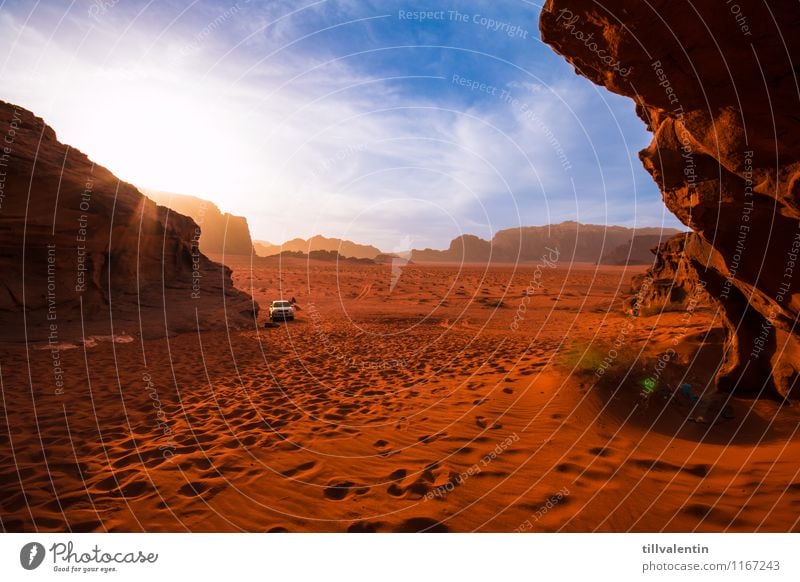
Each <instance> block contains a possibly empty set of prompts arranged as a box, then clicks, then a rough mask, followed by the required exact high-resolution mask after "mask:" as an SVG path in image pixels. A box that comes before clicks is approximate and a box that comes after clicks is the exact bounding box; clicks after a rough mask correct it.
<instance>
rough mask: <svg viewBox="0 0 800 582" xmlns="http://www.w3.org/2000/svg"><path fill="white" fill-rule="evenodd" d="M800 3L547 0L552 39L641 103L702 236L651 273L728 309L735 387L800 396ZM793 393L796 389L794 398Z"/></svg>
mask: <svg viewBox="0 0 800 582" xmlns="http://www.w3.org/2000/svg"><path fill="white" fill-rule="evenodd" d="M798 27H800V4H798V3H797V2H771V3H769V4H767V3H765V2H763V1H762V0H737V1H736V2H718V1H711V0H701V1H697V0H693V1H688V0H652V1H650V2H630V1H627V0H604V1H603V2H593V1H591V0H547V2H546V3H545V5H544V8H543V10H542V13H541V18H540V29H541V33H542V38H543V40H544V41H545V42H546V43H548V44H550V46H552V47H553V48H554V49H555V50H556V51H557V52H558V53H560V54H561V55H563V56H564V57H565V58H566V59H567V60H568V61H569V62H570V63H571V64H572V65H573V66H574V67H575V70H576V71H577V72H578V73H579V74H581V75H584V76H585V77H587V78H588V79H590V80H592V81H593V82H595V83H597V84H599V85H602V86H604V87H606V88H607V89H609V90H610V91H613V92H615V93H618V94H621V95H626V96H629V97H631V98H632V99H633V101H634V103H635V106H636V112H637V114H638V115H639V117H640V118H641V119H642V121H643V122H644V123H645V124H646V125H647V127H648V129H649V130H650V131H652V133H653V140H652V143H651V144H650V146H649V147H648V148H647V149H645V150H644V151H642V152H641V153H640V158H641V160H642V163H643V164H644V166H645V168H646V169H647V170H648V171H649V172H650V174H651V175H652V176H653V178H654V180H655V181H656V182H657V183H658V185H659V186H660V188H661V190H662V193H663V198H664V202H665V204H666V205H667V207H668V208H669V209H670V210H671V211H672V212H673V213H674V214H675V215H676V216H677V217H678V218H679V219H680V220H681V221H682V222H683V223H684V224H685V225H686V226H688V227H689V228H691V229H692V231H693V232H694V234H693V235H691V236H688V237H685V236H681V238H680V239H678V240H675V241H670V242H668V243H666V244H664V245H662V247H661V255H662V256H661V258H660V260H659V261H658V262H657V264H656V266H655V267H654V269H653V270H652V272H651V277H652V278H653V279H654V280H656V281H659V280H660V281H670V282H671V284H672V285H673V286H677V287H679V288H686V289H687V290H689V291H690V290H691V289H692V288H696V287H698V286H699V287H702V288H704V290H705V291H707V293H708V295H709V296H710V297H711V298H712V300H713V301H714V302H715V303H716V305H718V306H719V307H720V310H721V314H722V320H723V323H724V326H725V329H726V336H727V349H726V352H725V353H726V355H725V360H724V362H723V364H722V367H721V368H720V370H719V372H718V375H717V384H718V386H719V388H720V389H722V390H724V391H737V392H749V393H753V394H765V393H770V392H772V393H776V392H777V393H778V394H780V395H783V396H792V395H794V396H796V387H797V384H798V374H799V371H800V342H799V341H798V340H799V338H798V328H797V318H798V311H800V267H798V265H797V263H796V261H797V258H798V257H797V255H798V251H800V116H798V114H797V111H798V110H799V107H798V106H800V90H799V89H798V87H799V86H800V84H799V83H798V79H797V71H798V70H800V37H798V35H797V34H796V31H797V29H798ZM793 391H795V392H794V394H793Z"/></svg>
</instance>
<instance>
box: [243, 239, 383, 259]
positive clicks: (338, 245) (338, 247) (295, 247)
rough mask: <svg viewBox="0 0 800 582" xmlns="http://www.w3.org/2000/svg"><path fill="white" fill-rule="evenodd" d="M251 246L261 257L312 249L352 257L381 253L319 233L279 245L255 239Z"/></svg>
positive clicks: (368, 247)
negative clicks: (306, 238) (308, 237)
mask: <svg viewBox="0 0 800 582" xmlns="http://www.w3.org/2000/svg"><path fill="white" fill-rule="evenodd" d="M253 246H254V247H255V250H256V254H257V255H259V256H261V257H268V256H270V255H277V254H279V253H281V252H284V251H290V252H299V253H304V254H309V253H311V252H313V251H334V252H338V253H339V255H341V256H342V257H350V258H354V259H374V258H376V257H377V256H378V255H380V254H381V251H380V249H378V248H376V247H373V246H372V245H362V244H358V243H354V242H353V241H349V240H343V239H340V238H327V237H324V236H320V235H317V236H312V237H311V238H310V239H308V240H305V239H302V238H295V239H292V240H290V241H286V242H285V243H283V244H281V245H274V244H272V243H268V242H266V241H261V240H257V241H255V242H254V243H253Z"/></svg>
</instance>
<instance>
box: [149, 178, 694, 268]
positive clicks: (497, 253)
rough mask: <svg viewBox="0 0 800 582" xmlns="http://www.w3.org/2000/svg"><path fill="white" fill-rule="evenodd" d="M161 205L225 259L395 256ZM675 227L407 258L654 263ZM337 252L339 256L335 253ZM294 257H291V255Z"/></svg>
mask: <svg viewBox="0 0 800 582" xmlns="http://www.w3.org/2000/svg"><path fill="white" fill-rule="evenodd" d="M143 191H144V192H145V193H146V194H147V195H148V196H149V197H150V198H152V199H153V200H154V201H155V202H157V203H158V204H161V205H163V206H167V207H169V208H171V209H173V210H175V211H177V212H179V213H181V214H185V215H187V216H190V217H191V218H193V219H194V221H195V222H197V224H198V225H199V226H200V228H201V230H202V234H201V236H200V250H201V251H202V252H204V253H210V254H214V255H220V254H222V253H223V252H224V253H225V254H227V255H250V254H251V253H253V252H255V254H256V255H258V256H260V257H269V256H273V255H278V254H281V253H285V254H286V253H289V254H293V255H294V256H301V255H303V256H309V255H310V254H312V253H317V254H319V253H329V255H323V254H319V257H320V258H321V257H323V256H333V254H336V256H338V257H341V258H354V259H369V260H372V261H376V262H386V261H387V260H389V261H390V260H391V258H392V257H393V256H394V255H392V254H390V253H384V252H382V251H381V250H380V249H379V248H377V247H375V246H372V245H365V244H359V243H355V242H353V241H350V240H345V239H340V238H328V237H325V236H321V235H317V236H312V237H311V238H309V239H303V238H295V239H292V240H289V241H286V242H285V243H282V244H272V243H270V242H266V241H263V240H256V241H253V240H251V238H250V228H249V227H248V224H247V219H246V218H244V217H241V216H234V215H232V214H228V213H227V212H226V213H223V212H222V211H220V209H219V208H218V207H217V206H216V205H215V204H213V203H211V202H209V201H207V200H203V199H201V198H197V197H195V196H187V195H183V194H171V193H168V192H157V191H151V190H143ZM678 232H680V231H678V230H676V229H673V228H659V227H644V228H636V229H633V228H627V227H624V226H606V225H601V224H581V223H579V222H575V221H566V222H561V223H559V224H551V225H545V226H524V227H520V228H509V229H505V230H500V231H498V232H497V233H496V234H495V235H494V236H493V237H492V239H491V240H485V239H483V238H480V237H478V236H475V235H472V234H465V235H462V236H459V237H458V238H455V239H453V240H452V241H451V242H450V246H449V247H448V248H447V249H445V250H436V249H414V250H411V251H409V252H404V253H402V257H403V258H404V259H410V260H411V261H412V262H416V263H433V262H435V263H461V262H465V263H485V262H489V261H491V262H493V263H515V262H518V261H521V262H532V261H536V260H538V259H540V258H541V256H542V255H543V254H545V253H548V252H549V251H548V250H547V249H548V248H550V249H558V253H559V258H560V260H561V261H566V262H585V263H602V264H606V265H626V264H650V263H652V262H653V257H654V255H653V253H652V250H651V249H653V248H655V247H656V246H658V245H659V244H660V243H661V242H662V241H664V240H666V239H668V238H670V237H672V236H673V235H675V234H678ZM330 253H333V254H330ZM287 256H288V255H287Z"/></svg>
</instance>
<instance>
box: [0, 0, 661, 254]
mask: <svg viewBox="0 0 800 582" xmlns="http://www.w3.org/2000/svg"><path fill="white" fill-rule="evenodd" d="M430 4H431V3H424V4H423V3H416V2H415V3H401V2H375V3H369V2H363V1H358V2H355V1H341V0H340V1H337V2H324V1H323V2H314V1H307V2H305V3H304V4H299V3H297V2H294V1H292V2H288V1H280V2H266V3H260V2H256V1H255V0H251V1H249V2H248V1H246V0H239V2H231V3H229V4H225V3H211V2H196V3H191V4H190V3H186V4H181V3H177V2H173V3H161V2H159V3H153V4H144V3H135V4H131V3H129V2H125V3H123V2H119V3H112V2H108V1H106V2H105V3H104V4H102V6H104V7H105V8H104V10H103V11H99V9H98V10H95V11H94V12H96V13H95V14H90V9H91V7H92V6H100V4H92V3H90V2H87V3H80V4H75V5H74V6H73V7H72V9H71V10H70V11H69V12H68V13H67V14H64V12H63V11H64V7H62V6H61V5H60V4H56V3H43V4H41V5H39V6H38V7H37V8H35V9H34V10H33V12H28V11H27V9H26V8H25V7H23V6H18V7H16V8H14V9H12V10H6V9H0V21H2V26H3V29H4V30H7V31H11V32H10V34H5V35H3V36H2V37H0V55H2V56H4V57H6V60H5V63H4V64H3V66H2V68H1V69H0V79H2V86H3V88H4V89H3V95H2V98H4V99H6V100H10V101H15V102H17V103H19V104H21V105H23V106H25V107H28V108H30V109H33V110H34V111H36V112H37V113H38V114H40V115H43V116H44V117H45V118H46V119H47V120H48V122H50V123H51V124H52V125H53V126H54V127H55V128H56V129H57V131H58V132H59V135H60V137H61V139H62V140H64V141H67V142H69V143H72V144H73V145H75V146H77V147H79V148H81V149H83V150H84V151H86V152H87V153H88V154H89V155H90V156H91V157H93V158H94V159H95V160H97V161H98V162H100V163H103V164H104V165H107V166H108V167H109V168H110V169H111V170H112V171H114V172H116V173H117V174H118V175H119V176H120V177H122V178H123V179H125V180H128V181H131V182H134V183H136V184H139V185H141V186H145V187H149V188H154V189H162V190H170V191H177V192H185V193H189V194H194V195H198V196H203V197H207V198H210V199H211V200H213V201H215V202H216V203H218V204H219V205H220V206H221V207H223V208H224V209H225V210H227V211H229V212H233V213H237V214H243V215H246V216H247V217H248V219H249V221H250V223H251V228H252V230H253V232H254V233H255V234H256V236H257V237H258V238H264V239H268V240H282V239H285V238H291V237H294V236H310V235H313V234H317V233H322V234H325V235H328V236H346V237H347V238H351V239H354V240H360V241H364V242H373V243H376V244H378V245H379V246H381V245H382V246H384V247H386V248H392V246H393V245H396V244H397V241H399V240H403V237H408V236H413V237H414V244H415V246H440V247H441V246H445V245H446V244H447V242H448V241H449V239H450V238H452V237H453V236H456V235H458V234H459V233H460V232H474V233H476V234H480V235H482V236H490V235H491V233H492V232H493V231H494V230H497V229H498V228H503V227H510V226H515V225H520V224H541V223H544V222H548V221H560V220H566V219H580V220H584V221H591V222H609V223H611V222H613V223H624V224H629V225H632V224H658V223H659V222H660V221H661V220H662V219H663V218H664V217H663V205H662V204H661V202H660V199H659V195H658V193H657V191H656V189H655V187H654V186H653V185H652V182H651V181H650V180H649V177H647V175H646V174H645V173H644V171H643V170H642V169H641V167H640V166H639V164H638V160H636V159H635V154H636V151H637V150H638V149H639V148H641V147H643V146H644V145H645V143H646V142H647V136H646V134H645V133H644V129H643V127H642V125H641V122H639V120H638V119H636V118H635V116H634V115H633V108H632V105H631V104H630V103H629V102H627V101H625V100H623V99H621V98H619V97H616V96H612V95H609V94H608V93H606V92H603V91H602V90H600V89H598V88H596V87H594V86H593V85H591V84H590V83H589V82H588V81H585V80H583V79H580V78H578V77H576V76H575V75H574V74H573V73H572V72H571V70H570V69H569V67H568V66H567V65H566V64H565V63H563V62H561V61H560V60H559V59H558V58H557V57H555V56H554V55H552V54H551V53H550V51H549V49H547V48H546V47H543V46H542V45H541V43H540V41H538V40H537V39H535V38H529V39H527V40H524V39H521V38H510V37H509V35H507V34H506V35H503V34H502V32H501V31H500V30H499V28H498V30H497V31H492V30H491V27H487V26H486V25H485V24H481V22H482V21H481V20H480V18H476V15H477V16H479V17H482V18H484V20H486V19H487V18H489V17H491V18H492V19H494V21H496V22H507V23H508V25H509V27H510V26H511V25H517V26H522V25H524V26H526V27H527V28H530V30H531V31H535V17H536V15H535V10H534V9H533V7H532V6H531V5H530V4H529V3H527V2H519V3H515V2H510V3H503V4H504V6H503V7H498V6H497V5H496V3H491V2H472V3H466V5H467V6H469V8H470V11H466V10H465V9H463V8H461V9H460V10H461V12H462V13H465V14H468V18H467V20H466V21H464V20H463V19H461V20H456V21H454V20H448V19H447V18H444V19H442V20H439V21H433V22H427V23H421V22H413V21H411V22H409V21H406V20H402V21H401V20H399V19H398V11H399V10H406V9H407V10H418V9H423V8H424V9H426V10H437V6H436V5H435V4H436V3H434V6H431V5H430ZM449 9H451V7H450V6H446V5H444V4H442V6H441V8H438V10H441V11H447V10H449ZM508 29H510V28H507V29H506V30H508ZM420 45H424V46H420ZM429 45H438V46H440V48H435V47H434V48H431V46H429ZM442 47H444V48H442ZM454 76H458V77H459V78H461V79H464V78H466V79H469V80H470V81H474V82H475V83H476V84H477V85H476V86H474V87H473V86H471V85H470V86H465V85H464V84H463V83H459V82H458V81H457V80H454ZM481 85H484V87H481ZM489 88H491V89H493V90H489ZM626 147H627V149H628V151H626ZM631 198H634V199H635V201H636V205H635V211H634V210H633V209H632V208H631V204H630V200H631ZM667 223H668V224H670V225H672V224H674V220H672V219H671V218H669V217H667Z"/></svg>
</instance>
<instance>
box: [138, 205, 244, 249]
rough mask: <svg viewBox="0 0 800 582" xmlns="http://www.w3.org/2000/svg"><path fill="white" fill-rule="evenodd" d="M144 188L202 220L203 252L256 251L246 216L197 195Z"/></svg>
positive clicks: (183, 211)
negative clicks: (237, 214) (222, 207)
mask: <svg viewBox="0 0 800 582" xmlns="http://www.w3.org/2000/svg"><path fill="white" fill-rule="evenodd" d="M142 192H144V194H146V195H147V197H148V198H150V199H151V200H153V201H154V202H156V203H157V204H160V205H161V206H166V207H168V208H170V209H172V210H175V211H176V212H179V213H181V214H183V215H186V216H188V217H189V218H191V219H192V220H194V221H195V222H196V223H197V224H198V226H199V227H200V230H202V234H201V235H200V252H202V253H204V254H207V255H211V256H215V257H216V256H217V255H246V256H250V255H251V254H253V240H252V238H250V226H249V225H248V224H247V219H246V218H245V217H244V216H235V215H233V214H230V213H228V212H222V211H221V210H220V209H219V207H218V206H217V205H216V204H214V203H212V202H209V201H208V200H203V199H202V198H197V197H196V196H187V195H185V194H172V193H170V192H158V191H155V190H142Z"/></svg>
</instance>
